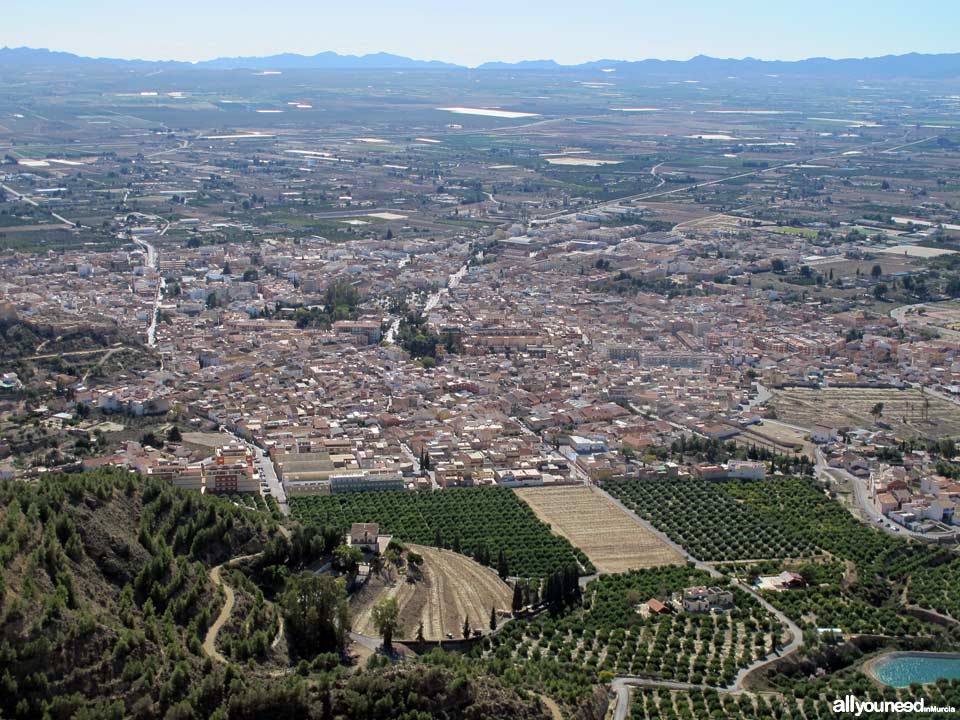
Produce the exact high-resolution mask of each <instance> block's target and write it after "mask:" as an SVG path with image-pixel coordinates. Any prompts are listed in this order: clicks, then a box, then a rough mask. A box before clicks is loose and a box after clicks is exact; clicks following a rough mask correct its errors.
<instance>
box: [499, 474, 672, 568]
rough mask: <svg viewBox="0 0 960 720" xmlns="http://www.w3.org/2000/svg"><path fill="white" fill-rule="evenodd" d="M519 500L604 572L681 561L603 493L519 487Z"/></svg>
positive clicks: (587, 490)
mask: <svg viewBox="0 0 960 720" xmlns="http://www.w3.org/2000/svg"><path fill="white" fill-rule="evenodd" d="M514 492H516V494H517V496H518V497H520V499H521V500H523V501H524V502H525V503H527V504H528V505H529V506H530V507H531V508H533V511H534V512H535V513H536V514H537V517H538V518H540V520H542V521H543V522H545V523H548V524H549V525H550V526H551V527H552V528H553V530H554V531H555V532H557V533H559V534H561V535H563V536H564V537H565V538H567V540H569V541H570V542H571V543H573V544H574V545H575V546H576V547H578V548H580V549H581V550H583V552H585V553H586V554H587V557H588V558H590V562H592V563H593V564H594V566H595V567H596V568H597V572H600V573H619V572H626V571H627V570H635V569H639V568H647V567H656V566H658V565H670V564H674V563H680V562H682V558H681V557H680V555H678V554H677V552H676V551H674V550H673V548H671V547H669V546H668V545H666V544H664V543H663V542H662V541H661V540H660V539H659V538H658V537H656V536H655V535H654V534H652V533H651V532H650V531H648V530H647V529H646V528H645V527H643V526H642V525H640V524H639V523H638V522H636V521H635V520H634V519H633V518H632V517H630V516H629V515H627V514H626V513H625V512H623V511H622V510H621V509H620V508H618V507H617V506H616V505H614V504H613V503H611V502H610V501H609V500H607V498H605V497H603V496H602V495H600V494H599V493H595V492H593V491H591V490H590V488H587V487H583V486H581V485H576V486H568V487H556V488H521V489H518V490H515V491H514Z"/></svg>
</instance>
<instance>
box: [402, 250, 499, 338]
mask: <svg viewBox="0 0 960 720" xmlns="http://www.w3.org/2000/svg"><path fill="white" fill-rule="evenodd" d="M477 257H478V258H482V257H483V253H477ZM469 266H470V261H469V260H468V261H467V262H465V263H464V264H463V265H461V266H460V269H459V270H457V271H456V272H455V273H453V274H451V275H450V277H449V278H447V284H446V285H445V286H443V287H442V288H440V289H439V290H437V291H436V292H435V293H432V294H431V295H430V296H428V297H427V301H426V302H425V303H424V305H423V310H422V311H421V313H422V314H423V315H428V314H429V313H430V311H431V310H433V309H434V308H435V307H437V305H439V304H440V299H441V298H442V297H443V296H444V295H446V294H447V293H448V292H449V291H450V290H452V289H453V288H456V287H457V286H458V285H459V284H460V281H461V280H463V277H464V275H466V274H467V268H468V267H469ZM399 329H400V318H396V319H394V321H393V322H392V323H390V328H389V329H388V330H387V334H386V335H385V336H384V340H386V341H387V342H388V343H391V344H392V343H394V342H395V341H396V337H397V331H398V330H399Z"/></svg>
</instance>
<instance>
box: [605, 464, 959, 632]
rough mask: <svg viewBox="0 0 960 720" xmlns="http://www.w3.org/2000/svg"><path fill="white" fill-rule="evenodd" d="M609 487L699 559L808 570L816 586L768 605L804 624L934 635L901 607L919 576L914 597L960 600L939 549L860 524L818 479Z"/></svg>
mask: <svg viewBox="0 0 960 720" xmlns="http://www.w3.org/2000/svg"><path fill="white" fill-rule="evenodd" d="M608 489H609V490H610V491H611V492H612V493H613V494H615V495H617V496H618V497H620V498H621V499H622V500H623V502H625V503H626V504H627V505H628V506H631V507H634V508H635V510H636V512H637V513H638V514H639V515H641V517H647V518H649V519H650V521H651V522H652V523H653V524H654V525H656V526H657V527H659V528H661V529H662V530H664V532H666V533H667V534H668V535H670V537H671V538H673V539H674V540H676V541H677V542H678V543H679V544H681V545H683V546H684V547H685V548H686V549H687V550H689V551H690V552H691V553H692V554H693V556H694V557H698V558H700V559H706V560H714V561H717V560H719V561H731V560H738V561H749V562H740V563H733V564H730V565H729V566H728V568H727V569H728V571H730V572H734V573H741V574H744V575H746V574H747V573H746V572H745V570H744V568H745V567H747V566H751V565H756V571H760V569H761V568H762V572H767V573H774V574H775V573H776V572H779V571H780V570H781V569H783V568H785V567H789V568H792V569H795V570H800V571H802V573H803V574H804V575H805V576H807V577H809V578H810V583H809V586H808V587H807V588H804V589H802V590H793V591H790V592H787V593H767V599H768V600H769V601H770V602H771V603H772V604H773V605H775V606H777V607H778V608H779V609H780V610H782V611H783V612H784V613H786V614H787V615H788V616H790V617H791V618H793V619H794V620H795V621H796V622H797V623H798V624H799V625H800V626H801V627H804V628H810V629H813V628H817V627H839V628H841V629H842V630H843V631H844V632H849V633H868V634H869V633H881V634H889V633H901V634H904V635H929V634H931V633H932V632H933V631H934V629H933V628H932V627H931V626H929V625H927V624H925V623H922V622H920V621H918V620H917V619H916V618H914V617H912V616H910V615H909V614H907V613H905V612H904V611H903V610H904V608H903V606H902V603H901V601H900V598H901V596H902V592H903V588H904V586H905V585H906V586H909V587H912V585H911V584H910V583H911V582H912V580H911V578H913V577H915V578H916V582H917V583H918V584H917V586H916V589H915V590H912V591H911V592H912V593H913V594H914V595H916V596H917V597H918V598H919V597H923V598H924V600H925V602H926V603H927V604H928V605H929V606H931V607H935V608H940V609H941V611H942V612H949V608H950V604H951V602H953V599H952V598H953V593H952V591H951V590H943V589H940V590H939V591H937V590H936V589H935V587H936V582H937V581H938V579H944V578H940V577H939V576H940V575H941V574H944V573H949V572H951V571H950V570H948V569H945V568H943V567H941V568H938V567H935V566H936V564H937V562H938V558H939V557H940V555H939V553H938V551H937V550H936V549H932V548H929V547H926V546H924V545H920V544H916V543H908V542H906V541H904V540H900V539H898V538H892V537H890V536H889V535H886V534H885V533H883V532H881V531H879V530H877V529H876V528H873V527H869V526H867V525H864V524H862V523H860V522H859V521H857V520H856V519H855V518H853V516H851V515H850V514H849V513H848V512H847V511H846V510H844V508H843V507H842V506H841V505H840V504H839V503H838V502H836V501H835V500H833V499H832V498H830V497H829V496H827V495H826V494H825V493H824V492H822V491H821V490H820V489H819V488H818V487H817V486H816V485H815V483H814V482H813V481H811V480H808V479H804V478H777V479H772V480H767V481H726V482H710V481H697V480H683V481H673V482H657V483H650V482H641V481H636V480H634V481H626V482H620V483H610V484H608ZM679 508H683V509H684V512H682V513H681V512H679V511H678V509H679ZM762 559H766V560H767V561H766V562H763V563H760V564H758V563H757V562H756V561H757V560H762ZM953 572H955V569H954V570H953Z"/></svg>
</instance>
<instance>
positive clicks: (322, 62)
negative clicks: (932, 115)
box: [0, 48, 960, 80]
mask: <svg viewBox="0 0 960 720" xmlns="http://www.w3.org/2000/svg"><path fill="white" fill-rule="evenodd" d="M97 66H103V67H120V68H128V69H130V68H134V69H140V68H143V69H157V68H168V69H200V70H259V71H263V70H469V69H470V68H467V67H465V66H463V65H456V64H454V63H447V62H441V61H439V60H414V59H412V58H408V57H404V56H402V55H393V54H390V53H373V54H369V55H340V54H338V53H335V52H329V51H328V52H322V53H318V54H316V55H297V54H294V53H283V54H280V55H270V56H267V57H230V58H217V59H215V60H206V61H203V62H198V63H186V62H177V61H152V60H119V59H113V58H88V57H83V56H80V55H74V54H72V53H66V52H54V51H50V50H44V49H33V48H2V49H0V68H28V67H35V68H43V67H51V68H61V69H63V68H69V67H88V68H94V67H97ZM475 69H476V70H479V71H510V72H513V71H537V72H565V71H566V72H569V71H580V72H588V71H597V70H608V71H616V72H620V73H630V74H641V73H643V74H648V75H656V76H662V77H676V78H684V79H690V78H724V77H731V76H732V77H757V76H763V75H783V76H794V77H802V76H808V77H818V78H823V79H837V80H850V79H871V78H873V79H883V78H948V77H953V78H960V53H945V54H939V55H925V54H921V53H909V54H907V55H885V56H882V57H872V58H844V59H832V58H823V57H817V58H808V59H806V60H757V59H756V58H750V57H747V58H743V59H723V58H713V57H708V56H706V55H697V56H696V57H693V58H691V59H689V60H655V59H649V60H612V59H608V60H594V61H591V62H586V63H581V64H579V65H561V64H559V63H557V62H556V61H555V60H521V61H519V62H515V63H509V62H499V61H494V62H488V63H484V64H482V65H480V66H479V67H477V68H475Z"/></svg>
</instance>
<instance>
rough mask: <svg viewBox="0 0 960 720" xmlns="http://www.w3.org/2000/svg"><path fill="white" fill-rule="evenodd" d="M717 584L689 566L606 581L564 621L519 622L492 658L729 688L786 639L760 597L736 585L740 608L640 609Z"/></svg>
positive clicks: (495, 645)
mask: <svg viewBox="0 0 960 720" xmlns="http://www.w3.org/2000/svg"><path fill="white" fill-rule="evenodd" d="M715 583H716V580H714V579H711V578H710V577H709V576H708V575H707V574H706V573H704V572H702V571H699V570H693V569H691V568H687V567H682V566H666V567H661V568H650V569H647V570H639V571H636V572H631V573H626V574H623V575H606V576H603V577H601V578H600V579H598V580H596V581H594V582H593V583H591V584H590V585H589V586H588V587H587V590H586V591H585V599H584V604H583V607H582V608H579V609H576V610H574V611H573V612H571V613H570V614H568V615H566V616H564V617H560V618H555V617H551V616H541V617H539V618H537V619H536V620H533V621H530V622H513V623H511V624H510V625H508V626H506V627H505V628H504V630H503V632H501V633H500V634H499V635H497V636H496V637H495V638H492V639H491V643H490V646H491V652H492V654H493V656H494V657H495V658H497V659H500V660H509V659H511V658H512V659H513V660H517V659H520V658H523V659H525V660H526V661H527V662H529V663H530V668H528V672H536V667H537V663H538V662H540V661H552V662H555V663H559V664H560V666H561V667H568V668H570V672H579V673H583V672H586V673H588V674H590V675H593V674H597V673H600V672H603V671H609V672H611V673H614V674H615V675H642V676H645V677H652V678H658V679H664V680H677V681H684V682H693V683H706V684H710V685H727V684H729V683H731V682H732V681H733V678H734V676H735V675H736V673H737V670H738V669H739V668H741V667H744V666H746V665H749V664H750V663H751V662H753V661H755V660H757V659H759V658H762V657H765V656H766V655H767V653H769V652H770V649H771V647H772V646H773V645H774V644H777V645H779V644H781V642H783V641H784V640H785V638H784V628H783V627H781V625H780V623H779V622H778V621H777V620H776V618H774V617H773V616H772V615H770V614H769V613H767V612H766V611H765V610H764V609H763V608H762V607H761V606H760V604H759V603H758V602H757V601H756V600H755V599H753V598H752V597H750V596H749V595H747V594H746V593H744V592H742V591H741V590H739V589H737V588H736V587H733V588H732V591H733V594H734V605H735V607H734V608H733V609H732V610H730V611H727V612H716V613H704V614H698V613H680V614H667V615H663V616H655V615H650V616H647V617H644V616H643V615H642V614H641V613H640V612H639V609H638V608H639V605H640V604H642V603H644V602H646V601H647V600H649V599H651V598H657V597H658V598H660V599H667V598H668V597H669V595H670V593H672V592H675V591H680V590H682V589H683V588H685V587H689V586H694V585H704V584H715ZM574 668H576V670H574Z"/></svg>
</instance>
